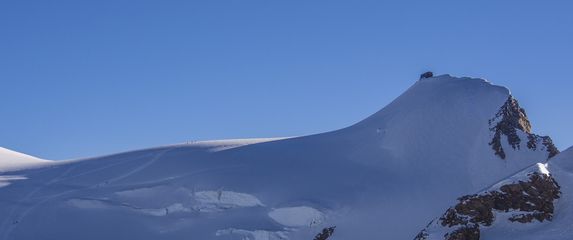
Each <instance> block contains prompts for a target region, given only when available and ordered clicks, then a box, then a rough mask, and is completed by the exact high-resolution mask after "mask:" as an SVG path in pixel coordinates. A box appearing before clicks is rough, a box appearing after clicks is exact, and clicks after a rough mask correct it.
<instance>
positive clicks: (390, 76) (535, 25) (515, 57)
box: [0, 0, 573, 159]
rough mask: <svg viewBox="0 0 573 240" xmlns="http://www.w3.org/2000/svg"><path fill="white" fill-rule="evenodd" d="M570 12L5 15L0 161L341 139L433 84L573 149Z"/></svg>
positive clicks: (94, 9) (306, 4) (82, 7)
mask: <svg viewBox="0 0 573 240" xmlns="http://www.w3.org/2000/svg"><path fill="white" fill-rule="evenodd" d="M572 9H573V2H571V1H471V2H470V1H244V0H231V1H212V0H210V1H145V0H142V1H124V0H110V1H107V0H102V1H78V0H74V1H66V0H62V1H25V0H22V1H2V2H1V3H0V83H1V94H0V109H1V111H2V115H1V119H2V120H1V121H0V133H1V134H0V136H1V137H0V146H3V147H7V148H11V149H14V150H17V151H21V152H25V153H29V154H32V155H36V156H40V157H43V158H48V159H69V158H78V157H88V156H94V155H101V154H108V153H113V152H117V151H124V150H130V149H137V148H144V147H150V146H156V145H163V144H172V143H177V142H182V141H187V140H198V139H222V138H245V137H275V136H293V135H306V134H312V133H318V132H323V131H329V130H334V129H337V128H341V127H345V126H348V125H350V124H352V123H355V122H357V121H359V120H361V119H363V118H365V117H367V116H368V115H370V114H372V113H374V112H375V111H377V110H379V109H380V108H382V107H383V106H385V105H386V104H387V103H389V102H390V101H391V100H392V99H394V98H395V97H397V96H398V95H399V94H400V93H402V92H403V91H404V90H405V89H406V88H408V87H409V86H410V85H411V84H413V83H414V82H415V81H416V80H417V78H418V75H419V74H420V73H421V72H423V71H425V70H433V71H434V72H436V73H439V74H443V73H450V74H452V75H457V76H474V77H482V78H486V79H489V80H490V81H492V82H494V83H495V84H499V85H504V86H507V87H508V88H510V89H511V90H512V92H513V94H514V95H515V96H516V97H517V98H518V99H519V100H520V102H521V104H522V106H523V107H525V108H526V109H527V112H528V114H529V117H530V120H531V121H532V124H533V127H534V131H535V132H537V133H540V134H547V135H550V136H552V138H553V139H554V141H555V143H556V144H557V145H558V147H559V148H560V149H563V148H566V147H568V146H571V145H573V134H572V133H573V125H572V124H571V123H573V111H571V109H572V108H571V103H573V95H572V94H571V92H572V89H573V79H572V77H571V75H573V74H572V73H571V70H573V58H572V56H573V45H572V44H571V43H573V27H572V26H573V14H571V11H572Z"/></svg>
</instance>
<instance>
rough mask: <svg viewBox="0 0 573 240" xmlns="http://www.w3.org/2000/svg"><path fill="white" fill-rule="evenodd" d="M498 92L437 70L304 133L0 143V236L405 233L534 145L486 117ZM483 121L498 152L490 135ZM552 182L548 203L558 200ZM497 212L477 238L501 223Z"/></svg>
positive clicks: (506, 171) (522, 161) (264, 239)
mask: <svg viewBox="0 0 573 240" xmlns="http://www.w3.org/2000/svg"><path fill="white" fill-rule="evenodd" d="M508 99H510V92H509V90H508V89H506V88H504V87H500V86H496V85H493V84H491V83H490V82H488V81H486V80H483V79H477V78H456V77H452V76H449V75H442V76H437V77H432V78H427V79H421V80H419V81H417V82H416V83H415V84H414V85H413V86H412V87H410V88H409V89H408V90H407V91H406V92H405V93H404V94H402V95H401V96H400V97H398V98H397V99H396V100H394V101H393V102H392V103H390V104H389V105H388V106H386V107H385V108H383V109H382V110H380V111H379V112H377V113H375V114H373V115H372V116H370V117H368V118H366V119H365V120H363V121H361V122H359V123H357V124H355V125H353V126H350V127H347V128H344V129H340V130H336V131H332V132H327V133H322V134H317V135H310V136H303V137H291V138H276V139H246V140H219V141H204V142H188V143H183V144H177V145H171V146H163V147H157V148H152V149H143V150H138V151H131V152H125V153H119V154H113V155H108V156H103V157H94V158H89V159H81V160H73V161H57V162H52V161H45V160H40V159H36V158H33V157H27V156H26V155H23V154H19V153H15V152H12V151H9V150H5V149H0V150H1V151H0V172H1V174H0V239H2V240H9V239H18V240H20V239H22V240H28V239H30V240H32V239H54V240H56V239H57V240H61V239H94V240H95V239H98V240H100V239H140V240H145V239H150V240H151V239H153V240H155V239H221V240H227V239H249V240H275V239H280V240H286V239H308V240H311V239H313V238H315V236H317V234H319V233H321V232H322V231H323V229H325V228H328V227H333V226H336V230H335V232H334V234H333V236H332V238H331V239H373V238H376V239H413V238H414V237H415V236H416V234H417V233H418V232H419V231H420V230H421V229H423V228H424V227H425V226H426V225H427V224H428V223H429V222H430V221H431V220H432V219H435V218H436V216H440V215H441V214H443V212H444V211H445V210H446V209H448V208H449V207H450V206H452V205H454V204H455V203H456V199H457V198H458V197H459V196H463V195H467V194H472V193H475V192H480V191H482V190H483V189H486V188H488V187H491V186H492V185H493V184H495V183H497V182H499V181H500V180H502V179H504V178H506V177H507V176H510V175H512V174H515V173H516V172H519V171H521V170H523V169H525V168H527V167H529V166H532V165H534V164H536V163H538V162H544V161H545V160H546V159H548V157H549V152H548V149H547V147H536V148H533V147H531V145H532V144H537V145H538V146H541V144H542V142H541V140H539V141H538V139H537V138H531V137H529V136H530V135H527V133H526V131H524V130H521V129H517V130H515V131H509V132H508V131H507V129H503V131H502V130H498V132H495V130H492V129H494V127H492V126H494V125H495V124H497V123H499V122H502V123H504V122H503V121H504V120H507V121H509V122H511V121H512V118H511V116H513V115H511V114H510V115H511V116H509V115H508V116H509V117H507V119H506V118H499V114H498V113H499V112H500V108H501V107H502V106H504V104H505V103H507V102H508ZM496 114H497V115H498V117H497V118H496ZM503 116H505V115H503ZM492 119H494V120H492ZM508 119H509V120H508ZM510 126H511V127H513V125H511V124H510ZM512 129H513V128H512ZM510 130H511V129H510ZM513 132H515V134H513ZM496 133H497V134H498V135H499V133H503V134H501V135H500V136H501V138H500V139H501V140H500V141H499V142H497V143H499V146H498V148H497V151H498V152H499V151H501V150H503V154H504V156H505V158H504V159H502V158H501V157H500V156H499V154H497V155H496V150H495V149H492V145H493V144H491V143H492V142H495V141H492V139H494V136H495V134H496ZM504 134H505V135H504ZM513 136H520V137H519V138H520V139H521V141H520V142H519V141H518V142H517V143H516V142H515V137H513ZM528 137H529V138H531V139H529V140H528ZM539 139H541V138H539ZM528 144H529V145H528ZM537 145H536V146H537ZM493 146H494V147H496V146H497V145H493ZM547 146H549V145H547ZM500 149H501V150H500ZM558 156H561V155H558ZM552 168H553V167H552V166H551V164H550V166H549V167H548V169H549V170H548V171H551V172H553V171H554V170H553V169H552ZM555 168H559V167H555ZM572 168H573V167H572ZM561 169H562V170H559V171H570V170H571V169H570V168H569V169H566V168H564V167H561ZM556 175H557V173H556ZM561 175H562V176H561V178H566V179H559V178H558V179H557V181H563V182H567V181H572V180H571V179H569V178H570V176H571V174H569V173H567V174H565V173H564V174H561ZM566 190H567V191H569V190H568V188H567V187H566V186H563V190H562V191H563V196H562V198H561V199H560V200H559V203H558V207H557V208H558V209H565V210H564V211H571V207H570V204H569V205H567V204H566V203H562V201H569V200H568V199H569V198H570V197H569V196H565V194H566V193H567V192H566ZM559 204H561V205H559ZM569 215H571V214H569ZM568 223H572V222H571V221H570V218H569V217H568V216H563V215H558V214H556V215H555V219H554V222H553V223H551V224H557V225H556V226H557V227H555V228H553V230H547V231H550V232H549V233H548V234H553V235H555V236H557V235H559V234H570V233H569V230H565V229H561V227H564V226H566V224H568ZM543 224H545V225H548V224H546V223H543ZM559 224H561V225H559ZM545 225H542V224H538V225H535V226H533V225H532V227H530V228H528V227H526V228H528V229H534V230H531V231H537V230H536V229H540V228H543V226H545ZM511 226H513V225H511ZM511 226H509V227H504V226H501V227H499V228H491V229H487V231H485V232H484V233H483V239H502V238H496V237H493V236H513V235H512V232H513V231H511V230H510V229H512V228H511ZM520 231H521V230H520ZM557 231H561V232H557ZM503 234H506V235H503ZM519 236H523V237H527V234H525V233H524V234H521V233H520V235H519ZM567 236H573V235H567ZM329 239H330V238H329ZM505 239H508V238H505ZM516 239H517V238H516ZM519 239H525V238H519ZM531 239H534V238H532V237H531ZM537 239H539V238H537ZM553 239H556V238H553Z"/></svg>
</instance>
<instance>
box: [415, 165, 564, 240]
mask: <svg viewBox="0 0 573 240" xmlns="http://www.w3.org/2000/svg"><path fill="white" fill-rule="evenodd" d="M536 167H537V169H534V168H530V169H528V170H526V171H524V172H522V173H521V174H520V175H519V177H517V178H516V179H512V180H510V181H504V182H501V183H498V184H496V186H494V187H492V188H490V189H488V190H487V191H484V192H482V193H479V194H473V195H466V196H462V197H460V198H459V199H458V203H457V204H456V205H455V206H454V207H451V208H449V209H448V210H446V212H445V213H444V214H443V215H442V216H441V217H440V218H438V219H436V220H434V221H433V222H431V223H430V224H429V225H428V227H427V228H426V229H424V230H422V231H421V232H420V233H419V234H418V235H417V236H416V237H415V240H427V239H430V238H429V236H430V232H432V234H434V235H438V238H436V237H435V236H434V237H433V238H431V239H444V240H474V239H476V240H477V239H480V228H481V227H488V226H491V225H492V223H493V222H494V220H497V221H503V220H507V221H509V222H519V223H530V222H532V221H539V222H543V221H550V220H551V219H552V218H553V213H554V210H555V206H554V201H555V200H557V199H559V197H560V194H561V191H560V188H561V187H560V186H559V184H558V183H557V182H556V181H555V179H554V178H553V177H552V176H551V174H549V172H548V171H547V169H546V168H545V166H544V165H543V164H538V165H537V166H536ZM496 213H498V214H497V219H496ZM436 229H439V230H442V231H439V230H436ZM441 236H443V237H441Z"/></svg>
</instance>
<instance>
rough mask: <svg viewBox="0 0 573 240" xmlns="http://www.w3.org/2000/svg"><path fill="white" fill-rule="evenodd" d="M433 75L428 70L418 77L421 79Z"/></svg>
mask: <svg viewBox="0 0 573 240" xmlns="http://www.w3.org/2000/svg"><path fill="white" fill-rule="evenodd" d="M433 76H434V73H433V72H429V71H428V72H425V73H422V75H420V79H423V78H431V77H433Z"/></svg>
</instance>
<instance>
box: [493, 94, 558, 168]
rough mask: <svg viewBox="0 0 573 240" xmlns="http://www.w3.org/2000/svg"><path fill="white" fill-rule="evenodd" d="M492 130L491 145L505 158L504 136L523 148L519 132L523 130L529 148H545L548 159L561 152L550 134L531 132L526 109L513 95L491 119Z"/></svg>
mask: <svg viewBox="0 0 573 240" xmlns="http://www.w3.org/2000/svg"><path fill="white" fill-rule="evenodd" d="M489 126H490V130H491V131H492V133H493V138H492V140H491V142H490V143H489V145H490V146H491V147H492V149H493V151H494V152H495V154H496V155H497V156H499V157H500V158H502V159H505V157H506V153H505V149H504V148H503V145H502V137H503V136H505V137H506V138H507V143H508V145H509V146H511V147H512V148H513V149H520V148H521V141H522V139H521V138H520V136H519V134H518V132H519V131H521V132H523V133H524V134H525V135H526V136H527V144H526V146H527V148H528V149H532V150H537V149H541V150H545V151H547V152H548V159H549V158H552V157H553V156H555V155H557V153H559V150H557V148H556V147H555V145H553V141H552V140H551V138H550V137H548V136H539V135H536V134H533V133H531V123H530V122H529V119H527V114H526V113H525V109H523V108H521V107H520V106H519V103H518V102H517V100H516V99H515V98H513V96H511V95H510V96H509V97H508V99H507V101H506V102H505V103H504V104H503V106H501V108H500V109H499V111H498V112H497V114H496V115H495V117H494V118H492V119H490V120H489Z"/></svg>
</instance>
